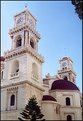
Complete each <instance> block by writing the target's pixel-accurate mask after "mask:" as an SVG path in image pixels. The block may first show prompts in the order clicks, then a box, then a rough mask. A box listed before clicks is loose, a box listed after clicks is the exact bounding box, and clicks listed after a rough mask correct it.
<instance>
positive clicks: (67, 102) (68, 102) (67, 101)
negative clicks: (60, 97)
mask: <svg viewBox="0 0 83 121" xmlns="http://www.w3.org/2000/svg"><path fill="white" fill-rule="evenodd" d="M66 105H70V98H69V97H67V98H66Z"/></svg>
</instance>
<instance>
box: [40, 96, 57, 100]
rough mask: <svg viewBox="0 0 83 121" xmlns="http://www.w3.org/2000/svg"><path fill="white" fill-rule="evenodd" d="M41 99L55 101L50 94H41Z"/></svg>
mask: <svg viewBox="0 0 83 121" xmlns="http://www.w3.org/2000/svg"><path fill="white" fill-rule="evenodd" d="M42 101H56V102H57V100H56V99H55V98H54V97H52V96H50V95H43V98H42Z"/></svg>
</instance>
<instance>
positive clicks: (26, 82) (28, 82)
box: [1, 80, 44, 91]
mask: <svg viewBox="0 0 83 121" xmlns="http://www.w3.org/2000/svg"><path fill="white" fill-rule="evenodd" d="M21 84H22V85H23V84H29V85H31V86H33V87H36V88H37V89H39V90H41V91H44V88H43V85H42V87H40V86H38V85H36V84H33V83H32V82H30V81H28V80H25V81H21V82H17V83H12V84H8V85H4V86H1V89H4V88H10V87H11V89H12V88H13V86H16V87H17V86H18V85H21Z"/></svg>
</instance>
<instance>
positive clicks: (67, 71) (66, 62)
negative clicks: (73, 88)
mask: <svg viewBox="0 0 83 121" xmlns="http://www.w3.org/2000/svg"><path fill="white" fill-rule="evenodd" d="M59 62H60V70H58V75H59V76H60V78H62V79H65V80H68V81H71V82H73V83H75V82H76V73H75V72H74V70H73V61H72V60H71V58H70V57H63V58H62V59H61V60H60V61H59Z"/></svg>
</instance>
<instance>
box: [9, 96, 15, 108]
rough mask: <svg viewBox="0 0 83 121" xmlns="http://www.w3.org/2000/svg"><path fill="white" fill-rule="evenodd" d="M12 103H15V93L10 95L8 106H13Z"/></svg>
mask: <svg viewBox="0 0 83 121" xmlns="http://www.w3.org/2000/svg"><path fill="white" fill-rule="evenodd" d="M14 105H15V95H11V98H10V106H14Z"/></svg>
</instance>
